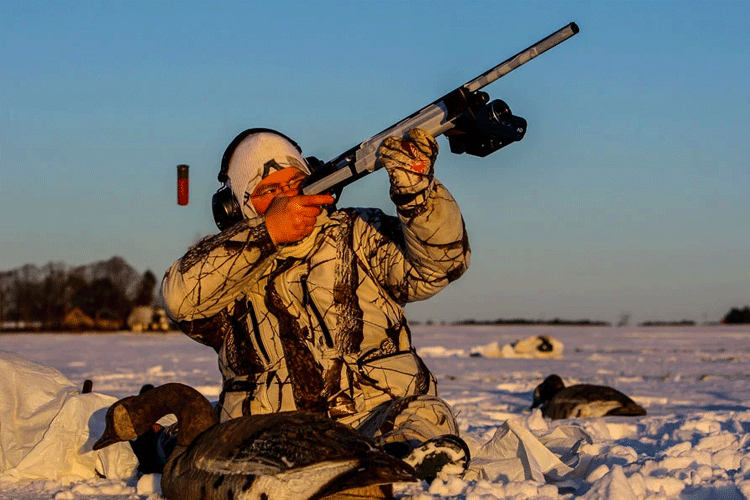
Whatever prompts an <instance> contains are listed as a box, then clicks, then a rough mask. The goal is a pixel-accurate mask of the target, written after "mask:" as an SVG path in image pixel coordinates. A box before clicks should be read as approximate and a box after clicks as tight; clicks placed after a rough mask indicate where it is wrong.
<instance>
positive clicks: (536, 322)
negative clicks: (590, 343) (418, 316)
mask: <svg viewBox="0 0 750 500" xmlns="http://www.w3.org/2000/svg"><path fill="white" fill-rule="evenodd" d="M453 324H454V325H511V326H513V325H516V326H524V325H535V326H536V325H548V326H612V323H608V322H606V321H592V320H590V319H579V320H565V319H560V318H555V319H552V320H533V319H523V318H516V319H496V320H492V321H477V320H474V319H468V320H463V321H457V322H455V323H453Z"/></svg>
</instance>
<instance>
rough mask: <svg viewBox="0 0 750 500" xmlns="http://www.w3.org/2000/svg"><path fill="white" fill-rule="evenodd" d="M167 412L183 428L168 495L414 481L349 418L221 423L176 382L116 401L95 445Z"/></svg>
mask: <svg viewBox="0 0 750 500" xmlns="http://www.w3.org/2000/svg"><path fill="white" fill-rule="evenodd" d="M170 413H173V414H174V415H175V416H176V417H177V422H178V425H179V429H180V430H179V432H178V434H177V442H176V445H175V448H174V451H173V452H172V454H171V455H170V457H169V459H168V461H167V463H166V465H165V466H164V471H163V475H162V479H161V486H162V495H163V496H164V497H165V498H167V499H169V500H219V499H220V500H226V499H233V500H250V499H265V500H286V499H288V500H317V499H322V498H324V497H327V496H329V495H346V491H347V490H350V491H354V490H353V489H363V488H368V487H373V488H376V486H374V485H391V484H392V483H396V482H412V481H416V479H415V477H414V469H412V468H411V467H410V466H409V465H407V464H406V463H404V462H403V461H402V460H399V459H397V458H395V457H392V456H390V455H388V454H387V453H385V452H384V451H382V450H381V449H380V448H377V447H376V446H375V445H374V443H373V441H372V440H370V439H369V438H366V437H364V436H362V435H361V434H360V433H359V432H357V431H356V430H354V429H352V428H351V427H349V426H347V425H344V424H341V423H338V422H336V421H334V420H331V419H329V418H326V417H324V416H319V415H315V414H312V413H306V412H282V413H273V414H268V415H252V416H245V417H240V418H236V419H234V420H229V421H226V422H222V423H219V422H218V418H217V416H216V412H215V410H214V408H213V407H212V406H211V404H210V403H209V402H208V400H207V399H206V398H205V397H204V396H203V395H202V394H201V393H199V392H198V391H196V390H195V389H193V388H191V387H188V386H186V385H183V384H175V383H170V384H165V385H162V386H159V387H155V388H153V389H151V390H148V391H145V392H143V393H141V394H140V395H138V396H131V397H127V398H125V399H121V400H120V401H117V402H116V403H114V404H113V405H112V406H111V407H110V408H109V410H108V411H107V416H106V428H105V430H104V433H103V435H102V437H101V438H99V440H98V441H97V442H96V443H95V444H94V449H95V450H97V449H100V448H103V447H105V446H109V445H110V444H113V443H116V442H119V441H129V440H132V439H135V438H136V437H137V436H139V435H141V434H143V433H145V432H148V430H149V429H151V425H152V424H153V423H154V422H156V421H157V420H158V419H159V418H161V417H163V416H164V415H168V414H170ZM377 488H379V487H377ZM386 490H387V488H386V489H385V490H379V491H386ZM342 492H343V493H342ZM378 498H386V496H379V497H378Z"/></svg>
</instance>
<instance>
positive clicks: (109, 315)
mask: <svg viewBox="0 0 750 500" xmlns="http://www.w3.org/2000/svg"><path fill="white" fill-rule="evenodd" d="M155 286H156V276H155V275H154V273H152V272H151V271H146V272H145V273H144V274H143V275H142V276H141V275H140V274H138V273H137V272H136V271H135V270H134V269H133V268H132V267H130V266H129V265H128V264H127V262H125V261H124V259H122V258H120V257H113V258H112V259H110V260H109V261H104V262H98V263H95V264H91V265H87V266H81V267H77V268H73V269H69V268H68V267H67V266H66V265H65V264H63V263H49V264H47V265H46V266H44V267H43V268H41V269H39V268H36V267H35V266H32V265H27V266H24V267H22V268H20V269H16V270H13V271H6V272H2V273H0V326H4V327H6V328H9V329H16V330H17V329H27V330H38V329H43V330H65V329H68V328H70V325H69V324H66V316H67V315H68V314H69V313H70V312H71V311H74V310H76V312H78V313H79V314H80V313H82V314H84V315H86V316H87V317H89V318H93V319H95V320H96V321H97V322H99V323H101V324H107V325H111V328H112V329H115V328H122V327H124V326H125V324H126V321H127V318H128V316H129V314H130V312H131V311H132V310H133V308H134V307H136V306H153V305H154V290H155Z"/></svg>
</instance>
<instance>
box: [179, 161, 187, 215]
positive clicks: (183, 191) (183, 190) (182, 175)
mask: <svg viewBox="0 0 750 500" xmlns="http://www.w3.org/2000/svg"><path fill="white" fill-rule="evenodd" d="M189 195H190V167H189V166H187V165H177V204H178V205H187V204H188V200H189Z"/></svg>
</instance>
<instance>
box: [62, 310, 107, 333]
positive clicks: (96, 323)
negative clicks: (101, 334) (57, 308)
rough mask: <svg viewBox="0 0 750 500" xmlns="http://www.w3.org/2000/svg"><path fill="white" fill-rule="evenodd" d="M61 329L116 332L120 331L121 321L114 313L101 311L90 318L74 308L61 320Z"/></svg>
mask: <svg viewBox="0 0 750 500" xmlns="http://www.w3.org/2000/svg"><path fill="white" fill-rule="evenodd" d="M62 325H63V328H64V329H66V330H74V331H78V332H80V331H84V330H95V331H116V330H121V329H122V320H121V319H120V318H118V317H117V315H116V314H115V313H113V312H112V311H109V310H106V309H105V310H102V311H99V312H97V313H96V316H95V317H93V318H92V317H91V316H89V315H88V314H86V313H85V312H83V311H82V310H81V308H80V307H74V308H73V309H71V310H70V311H68V312H67V313H65V316H64V317H63V320H62Z"/></svg>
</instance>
